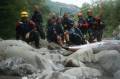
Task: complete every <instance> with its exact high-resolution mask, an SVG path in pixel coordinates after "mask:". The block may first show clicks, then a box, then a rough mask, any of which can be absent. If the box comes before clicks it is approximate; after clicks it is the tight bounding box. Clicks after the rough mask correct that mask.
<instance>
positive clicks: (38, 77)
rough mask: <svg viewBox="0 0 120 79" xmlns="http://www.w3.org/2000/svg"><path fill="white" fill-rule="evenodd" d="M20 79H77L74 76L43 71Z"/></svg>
mask: <svg viewBox="0 0 120 79" xmlns="http://www.w3.org/2000/svg"><path fill="white" fill-rule="evenodd" d="M22 79H77V78H76V77H75V76H71V75H68V74H64V73H62V72H50V71H44V72H42V73H37V74H33V75H29V76H27V77H23V78H22Z"/></svg>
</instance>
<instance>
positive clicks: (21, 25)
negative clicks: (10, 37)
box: [16, 21, 35, 33]
mask: <svg viewBox="0 0 120 79" xmlns="http://www.w3.org/2000/svg"><path fill="white" fill-rule="evenodd" d="M34 28H35V24H34V22H32V21H26V22H22V21H19V22H18V23H17V25H16V30H19V31H21V32H24V33H27V32H30V31H32V29H34Z"/></svg>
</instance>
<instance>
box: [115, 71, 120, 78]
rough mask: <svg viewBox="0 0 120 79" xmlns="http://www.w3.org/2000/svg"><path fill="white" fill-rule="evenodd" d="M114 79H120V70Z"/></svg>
mask: <svg viewBox="0 0 120 79" xmlns="http://www.w3.org/2000/svg"><path fill="white" fill-rule="evenodd" d="M114 79H120V70H118V71H117V72H116V73H114Z"/></svg>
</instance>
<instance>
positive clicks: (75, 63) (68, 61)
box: [64, 58, 85, 67]
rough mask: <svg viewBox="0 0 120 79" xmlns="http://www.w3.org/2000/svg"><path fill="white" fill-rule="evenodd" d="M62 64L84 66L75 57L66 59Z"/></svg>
mask: <svg viewBox="0 0 120 79" xmlns="http://www.w3.org/2000/svg"><path fill="white" fill-rule="evenodd" d="M64 65H65V66H66V67H85V64H84V63H82V62H80V61H77V60H75V59H72V58H71V59H66V60H65V61H64Z"/></svg>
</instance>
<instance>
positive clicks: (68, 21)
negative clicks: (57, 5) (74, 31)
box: [63, 18, 74, 30]
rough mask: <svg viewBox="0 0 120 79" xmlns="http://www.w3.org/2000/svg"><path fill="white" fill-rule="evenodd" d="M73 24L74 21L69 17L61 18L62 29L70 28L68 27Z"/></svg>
mask: <svg viewBox="0 0 120 79" xmlns="http://www.w3.org/2000/svg"><path fill="white" fill-rule="evenodd" d="M73 24H74V21H73V20H71V19H70V18H64V19H63V27H64V30H70V28H71V27H72V26H73Z"/></svg>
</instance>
